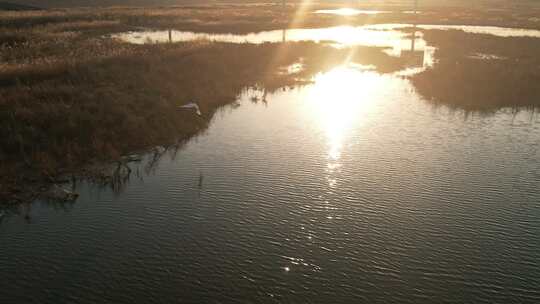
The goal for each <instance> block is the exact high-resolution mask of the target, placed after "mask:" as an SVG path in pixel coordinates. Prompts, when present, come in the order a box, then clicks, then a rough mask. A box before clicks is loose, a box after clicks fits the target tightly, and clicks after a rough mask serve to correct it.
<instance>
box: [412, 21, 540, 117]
mask: <svg viewBox="0 0 540 304" xmlns="http://www.w3.org/2000/svg"><path fill="white" fill-rule="evenodd" d="M425 38H426V40H427V41H429V43H430V44H432V45H435V46H436V47H438V50H437V51H436V58H437V59H438V62H437V64H436V66H435V68H433V69H429V70H427V71H425V72H423V73H420V74H418V75H415V76H414V77H412V82H413V84H414V85H415V87H416V88H417V90H418V92H419V93H420V94H422V95H423V96H425V97H426V98H427V99H429V100H430V101H432V102H434V103H436V104H443V105H446V106H450V107H456V108H462V109H467V110H482V111H492V110H497V109H500V108H502V107H513V108H516V109H517V108H537V107H539V106H540V85H539V84H540V56H539V55H538V54H540V39H538V38H528V37H513V38H502V37H495V36H491V35H474V34H467V33H464V32H461V31H426V33H425ZM482 56H484V57H485V56H487V57H488V58H487V59H486V58H482Z"/></svg>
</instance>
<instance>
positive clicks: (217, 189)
mask: <svg viewBox="0 0 540 304" xmlns="http://www.w3.org/2000/svg"><path fill="white" fill-rule="evenodd" d="M263 95H265V97H263ZM263 99H265V101H263ZM539 145H540V118H539V117H538V116H537V114H535V113H533V112H527V111H522V112H519V113H517V114H516V113H514V112H513V111H511V110H507V109H502V110H499V111H497V112H494V113H490V114H479V113H464V112H462V111H459V110H450V109H448V108H446V107H444V106H439V107H435V106H434V105H433V104H431V103H429V102H427V101H425V100H423V99H422V98H421V97H420V96H419V95H418V94H417V93H416V91H415V89H414V87H413V86H412V85H411V83H410V82H409V80H408V79H406V78H403V77H400V76H398V75H397V74H395V73H394V74H379V73H377V72H375V71H374V70H372V69H370V68H369V67H366V66H360V65H352V64H350V65H347V64H345V65H343V66H336V67H334V68H333V69H331V70H329V71H326V72H324V73H319V74H317V75H315V76H314V78H313V83H312V84H309V85H306V86H301V87H296V88H292V89H291V88H288V89H282V90H281V89H280V90H278V91H275V92H268V93H267V94H264V93H263V92H261V91H260V90H257V89H246V91H245V92H244V93H243V94H241V96H239V99H238V103H237V104H236V105H235V106H228V107H225V108H222V109H221V110H220V111H219V112H218V113H216V115H215V116H214V119H213V121H212V123H211V125H210V127H209V129H208V130H207V131H206V132H205V133H204V134H201V135H200V136H198V137H196V138H194V139H192V140H190V141H189V142H188V143H187V144H186V145H185V146H184V147H182V149H180V150H178V151H177V152H176V153H172V152H171V153H165V154H164V155H163V157H162V158H161V159H160V161H159V162H158V163H157V165H156V166H153V167H152V168H147V163H148V162H149V159H150V158H152V156H151V155H148V156H147V157H146V159H145V160H143V162H142V163H140V164H137V163H134V164H132V165H131V166H132V167H133V169H134V172H136V171H137V170H139V171H140V172H142V173H141V174H140V177H135V176H133V177H132V178H131V181H130V182H129V183H127V184H126V186H125V188H124V189H123V191H121V192H113V191H112V190H110V189H108V188H101V187H98V186H94V185H92V184H90V183H81V184H79V185H77V189H76V190H77V192H78V193H80V194H81V197H80V198H79V199H78V201H77V202H76V203H74V204H70V205H59V204H50V203H49V204H48V203H46V202H42V201H37V202H35V203H34V204H33V205H31V206H26V207H21V210H24V212H25V213H28V215H29V219H25V218H24V217H23V216H21V215H17V214H16V213H14V212H12V211H8V212H7V213H6V215H4V217H3V218H2V219H0V221H1V222H0V244H1V246H0V273H1V276H0V286H10V288H9V289H5V288H2V289H0V295H1V299H2V300H1V301H2V302H3V303H65V302H76V303H98V302H107V303H171V302H185V303H209V302H211V303H214V302H238V303H246V302H253V303H305V302H313V303H359V302H362V301H364V302H366V303H388V302H396V303H438V302H445V303H464V302H470V303H514V302H518V303H537V302H538V301H540V290H539V289H538V286H540V262H539V261H540V250H539V249H540V237H539V236H540V189H539V188H538V185H539V184H540V164H539V163H538V160H539V159H540V154H539V152H538V148H539ZM137 168H138V169H137ZM146 169H148V170H146ZM8 283H9V284H8Z"/></svg>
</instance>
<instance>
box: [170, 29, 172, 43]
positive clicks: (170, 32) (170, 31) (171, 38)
mask: <svg viewBox="0 0 540 304" xmlns="http://www.w3.org/2000/svg"><path fill="white" fill-rule="evenodd" d="M169 43H172V30H170V29H169Z"/></svg>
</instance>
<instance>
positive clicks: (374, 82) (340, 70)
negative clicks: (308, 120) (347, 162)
mask: <svg viewBox="0 0 540 304" xmlns="http://www.w3.org/2000/svg"><path fill="white" fill-rule="evenodd" d="M368 68H369V67H365V66H356V65H345V66H340V67H336V68H334V69H332V70H331V71H329V72H327V73H321V74H318V75H317V76H315V78H314V85H313V86H312V88H311V90H310V91H309V95H308V100H309V107H310V109H311V111H312V112H313V114H314V116H315V120H316V121H317V124H319V126H320V127H321V129H322V130H323V131H324V132H325V134H326V137H327V140H328V145H329V149H328V157H329V158H330V159H332V160H338V159H339V158H340V155H341V150H342V146H343V142H344V137H345V136H346V134H347V132H348V131H349V130H350V129H351V127H352V126H353V125H354V124H356V123H359V122H361V120H362V118H363V116H365V115H366V114H368V113H369V111H370V109H371V108H372V107H373V106H374V105H375V103H376V101H377V96H376V95H377V92H380V89H381V87H382V85H383V82H384V79H382V78H383V77H382V76H381V75H380V74H378V73H376V72H374V71H370V70H366V69H368Z"/></svg>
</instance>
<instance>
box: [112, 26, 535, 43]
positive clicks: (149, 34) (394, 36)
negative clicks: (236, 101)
mask: <svg viewBox="0 0 540 304" xmlns="http://www.w3.org/2000/svg"><path fill="white" fill-rule="evenodd" d="M413 27H416V29H417V30H420V31H421V30H461V31H464V32H467V33H471V34H488V35H493V36H498V37H536V38H540V30H533V29H520V28H506V27H497V26H468V25H429V24H421V25H413V24H370V25H364V26H335V27H327V28H305V29H287V30H274V31H263V32H257V33H250V34H244V35H240V34H212V33H200V32H186V31H170V32H169V31H155V30H147V31H131V32H125V33H119V34H115V35H113V36H112V37H113V38H115V39H120V40H122V41H125V42H129V43H135V44H145V43H164V42H184V41H194V40H210V41H219V42H230V43H256V44H260V43H266V42H282V41H292V42H298V41H314V42H331V44H332V45H333V46H335V47H348V46H354V45H363V46H378V47H396V46H400V45H402V44H408V38H409V37H410V33H407V32H406V31H405V29H410V28H413ZM418 35H419V37H417V38H419V46H420V47H421V46H423V45H425V41H424V40H423V39H421V38H422V33H418Z"/></svg>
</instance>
